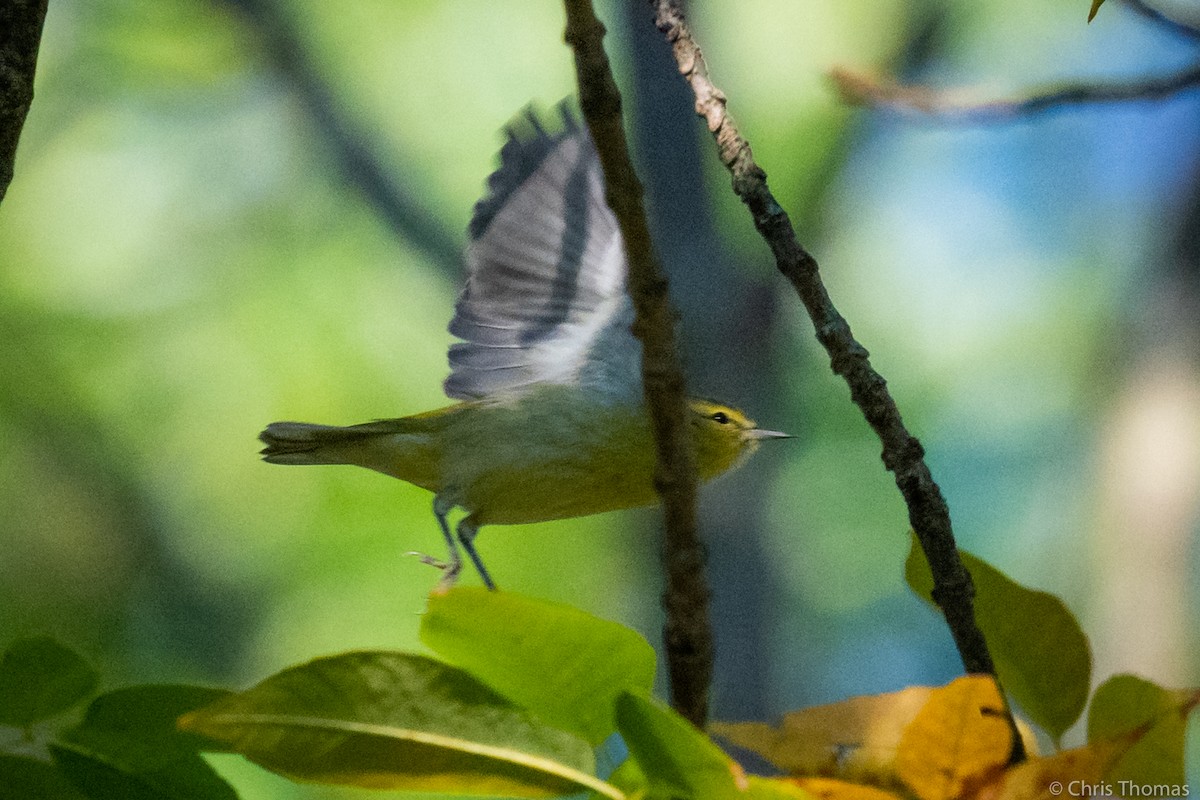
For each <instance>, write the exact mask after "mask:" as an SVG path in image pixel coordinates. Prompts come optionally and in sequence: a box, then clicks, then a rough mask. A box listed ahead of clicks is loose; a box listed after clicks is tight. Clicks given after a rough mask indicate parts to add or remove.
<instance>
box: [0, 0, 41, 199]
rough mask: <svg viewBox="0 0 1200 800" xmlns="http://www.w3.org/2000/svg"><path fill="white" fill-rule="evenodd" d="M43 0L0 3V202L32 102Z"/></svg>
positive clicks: (17, 0) (10, 181) (5, 192)
mask: <svg viewBox="0 0 1200 800" xmlns="http://www.w3.org/2000/svg"><path fill="white" fill-rule="evenodd" d="M46 4H47V0H8V2H4V3H0V202H3V201H4V196H5V195H6V194H7V193H8V185H9V184H10V183H12V179H13V162H14V161H15V160H16V157H17V141H18V140H19V139H20V138H21V129H22V128H23V127H25V116H26V114H28V113H29V106H30V104H31V103H32V102H33V74H34V72H35V71H36V69H37V57H38V47H39V46H40V45H41V41H42V26H43V24H44V23H45V21H46Z"/></svg>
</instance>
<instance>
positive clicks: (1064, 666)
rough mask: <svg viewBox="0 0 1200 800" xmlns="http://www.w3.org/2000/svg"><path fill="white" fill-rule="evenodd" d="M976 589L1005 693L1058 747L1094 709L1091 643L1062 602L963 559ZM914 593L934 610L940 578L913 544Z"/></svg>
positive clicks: (908, 572) (908, 570) (909, 570)
mask: <svg viewBox="0 0 1200 800" xmlns="http://www.w3.org/2000/svg"><path fill="white" fill-rule="evenodd" d="M962 558H963V563H964V564H965V565H966V567H967V571H968V572H970V573H971V578H972V579H973V580H974V581H975V590H976V595H975V619H976V621H977V622H978V624H979V629H980V630H982V631H983V635H984V636H985V637H986V638H987V643H988V648H989V649H990V650H991V653H992V659H993V660H994V661H995V663H996V673H997V675H998V677H999V678H1000V683H1001V684H1002V685H1003V686H1004V688H1005V690H1006V691H1007V692H1008V693H1009V694H1011V695H1012V697H1013V699H1015V700H1016V702H1017V703H1018V704H1019V705H1020V706H1021V708H1022V709H1023V710H1024V711H1025V713H1026V714H1028V715H1029V718H1030V719H1031V720H1033V722H1034V723H1035V724H1037V725H1038V726H1040V727H1041V728H1042V729H1044V730H1045V731H1046V732H1047V733H1049V734H1050V735H1051V736H1052V737H1054V739H1055V741H1058V740H1059V739H1060V738H1061V737H1062V735H1063V732H1064V731H1066V729H1067V728H1069V727H1071V725H1072V724H1074V722H1075V720H1077V719H1079V715H1080V714H1082V713H1083V708H1084V706H1085V705H1086V704H1087V696H1088V687H1089V685H1090V681H1091V674H1092V655H1091V650H1090V648H1089V646H1088V640H1087V637H1086V636H1084V634H1083V630H1082V629H1081V628H1080V627H1079V623H1078V622H1077V621H1076V620H1075V617H1074V616H1073V615H1072V614H1071V612H1070V611H1069V610H1068V609H1067V607H1066V605H1064V604H1063V601H1062V600H1060V599H1059V598H1058V597H1055V596H1054V595H1052V594H1049V593H1048V592H1040V591H1035V590H1033V589H1029V588H1027V587H1025V586H1022V585H1021V584H1019V583H1017V582H1016V581H1014V580H1013V579H1012V578H1009V577H1008V576H1007V575H1005V574H1004V573H1003V572H1001V571H1000V570H998V569H996V568H995V567H993V566H991V565H990V564H988V563H987V562H986V561H983V560H982V559H980V558H976V557H975V556H973V555H971V554H970V553H968V552H965V551H962ZM904 572H905V577H906V578H907V579H908V585H909V586H910V587H912V590H913V591H914V592H916V593H917V595H918V596H919V597H921V598H922V599H924V600H925V601H926V602H928V603H930V604H931V605H932V604H933V598H932V597H931V592H932V589H933V577H932V576H931V575H930V572H929V565H928V563H927V562H926V560H925V555H924V553H923V552H922V551H921V548H920V546H919V544H918V543H917V539H916V536H913V541H912V549H911V550H910V551H909V554H908V561H907V562H906V563H905V566H904Z"/></svg>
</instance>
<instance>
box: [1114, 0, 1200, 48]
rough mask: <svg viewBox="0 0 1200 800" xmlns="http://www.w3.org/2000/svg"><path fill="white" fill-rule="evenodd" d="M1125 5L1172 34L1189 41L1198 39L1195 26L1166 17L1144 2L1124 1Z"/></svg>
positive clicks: (1199, 31)
mask: <svg viewBox="0 0 1200 800" xmlns="http://www.w3.org/2000/svg"><path fill="white" fill-rule="evenodd" d="M1125 5H1127V6H1129V7H1130V8H1131V9H1132V10H1134V11H1136V12H1137V13H1138V14H1141V15H1142V16H1143V17H1145V18H1146V19H1149V20H1152V21H1153V22H1156V23H1158V24H1159V25H1161V26H1163V27H1164V28H1167V29H1168V30H1170V31H1171V32H1173V33H1177V34H1179V35H1180V36H1186V37H1188V38H1189V39H1200V30H1198V29H1197V28H1196V26H1194V25H1189V24H1188V23H1186V22H1183V21H1182V20H1178V19H1175V18H1174V17H1169V16H1167V15H1166V14H1164V13H1163V12H1162V11H1159V10H1158V9H1157V8H1155V7H1154V6H1152V5H1150V4H1149V3H1146V2H1144V0H1125Z"/></svg>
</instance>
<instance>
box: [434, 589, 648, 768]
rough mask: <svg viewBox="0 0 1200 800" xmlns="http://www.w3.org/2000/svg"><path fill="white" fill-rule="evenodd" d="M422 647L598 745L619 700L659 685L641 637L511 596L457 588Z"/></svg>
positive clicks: (440, 605)
mask: <svg viewBox="0 0 1200 800" xmlns="http://www.w3.org/2000/svg"><path fill="white" fill-rule="evenodd" d="M421 640H422V641H423V642H425V644H427V645H428V646H429V647H431V648H432V649H433V650H435V651H436V652H437V653H438V655H440V656H442V657H443V658H444V659H446V660H447V661H449V662H450V663H451V664H455V665H457V666H459V667H462V668H463V669H465V670H467V671H468V672H470V673H471V674H472V675H474V676H475V677H477V678H479V679H480V680H482V681H483V682H484V683H486V684H488V685H489V686H491V687H492V688H493V689H495V690H496V691H498V692H500V693H501V694H503V695H504V696H505V697H508V698H509V699H511V700H513V701H514V702H516V703H518V704H519V705H521V706H523V707H525V708H527V709H529V710H530V711H532V712H533V713H535V714H537V715H538V716H539V717H541V718H542V719H544V720H546V721H547V722H549V723H550V724H551V725H554V726H555V727H558V728H562V729H564V730H569V731H573V732H574V733H577V734H579V735H580V736H582V737H584V738H585V739H587V740H588V741H589V742H591V743H592V744H593V745H595V744H599V743H600V742H602V741H604V739H605V738H606V737H607V736H609V735H610V734H611V733H612V732H613V731H614V730H615V728H616V723H615V721H614V718H613V712H614V708H615V705H616V700H617V696H618V695H619V694H620V693H621V692H623V691H626V690H628V691H632V692H635V693H637V692H640V693H643V694H649V693H650V689H651V687H652V686H653V684H654V666H655V660H654V648H652V647H651V646H650V644H649V643H648V642H647V641H646V640H645V639H644V638H642V636H641V635H639V634H638V633H636V632H635V631H632V630H630V629H629V628H626V627H625V626H623V625H618V624H617V623H615V622H609V621H607V620H602V619H598V618H597V617H593V616H591V615H590V614H586V613H584V612H583V611H580V610H578V609H576V608H572V607H571V606H567V605H562V604H558V603H550V602H547V601H544V600H534V599H532V598H528V597H522V596H520V595H517V594H513V593H512V592H489V591H486V590H483V589H455V590H454V591H451V592H449V593H447V594H445V595H442V596H435V597H432V598H430V600H429V611H428V612H427V613H426V614H425V618H424V619H423V620H422V622H421Z"/></svg>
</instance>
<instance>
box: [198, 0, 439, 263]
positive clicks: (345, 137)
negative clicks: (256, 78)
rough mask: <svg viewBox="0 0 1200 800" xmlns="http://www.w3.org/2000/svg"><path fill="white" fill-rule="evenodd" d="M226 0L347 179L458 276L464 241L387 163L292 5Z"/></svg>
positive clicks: (410, 239) (418, 246) (416, 244)
mask: <svg viewBox="0 0 1200 800" xmlns="http://www.w3.org/2000/svg"><path fill="white" fill-rule="evenodd" d="M221 1H222V2H224V3H225V4H226V5H228V6H231V7H232V8H235V9H237V10H238V11H240V12H242V13H243V15H244V16H245V18H246V20H247V21H248V22H249V23H250V24H251V26H252V27H253V29H254V31H255V32H256V33H257V34H258V36H259V37H260V38H261V40H262V42H263V46H264V50H265V53H266V56H267V57H268V58H269V59H270V61H271V63H272V65H273V66H274V67H275V68H276V69H277V70H279V72H280V74H281V75H283V76H284V77H285V78H286V79H287V81H288V84H289V86H290V87H291V88H292V90H293V91H294V92H295V93H296V96H297V98H299V100H300V102H301V104H302V105H303V107H304V110H305V111H306V112H307V113H308V115H309V117H310V119H311V120H312V124H313V126H314V128H315V129H316V131H317V132H318V133H319V134H320V136H321V138H322V139H323V140H324V141H325V144H326V146H328V147H329V150H330V152H331V153H333V155H334V156H335V157H336V159H337V162H338V164H339V165H340V167H341V170H342V173H343V175H344V176H345V178H346V180H347V182H348V183H349V184H350V185H351V186H352V187H354V188H355V189H356V190H357V191H358V192H359V193H360V194H361V195H362V197H363V199H364V200H366V201H367V203H368V204H370V206H371V207H372V208H374V209H375V212H376V213H377V214H379V216H380V217H381V218H383V220H384V221H385V222H386V223H387V224H388V226H389V227H390V228H391V229H392V231H393V232H394V233H396V234H397V235H398V236H400V237H401V238H402V239H404V241H406V242H408V243H409V244H411V245H413V246H414V247H416V249H417V250H420V251H421V252H422V253H424V254H425V255H426V257H428V258H429V259H430V260H431V261H433V262H434V263H436V264H437V265H438V266H439V267H441V268H442V269H443V270H445V272H446V273H447V274H448V275H452V276H456V277H457V275H458V274H459V270H460V269H461V264H460V263H459V251H460V243H459V242H458V240H457V239H456V238H455V237H453V236H451V235H449V234H448V233H447V232H446V229H445V227H444V226H442V225H441V224H440V223H439V222H438V221H437V220H436V219H434V217H433V216H432V215H431V214H430V212H429V209H428V208H426V207H425V205H424V204H423V203H422V202H421V200H420V199H419V198H418V197H417V196H416V195H414V194H412V193H411V192H409V191H408V190H406V189H405V187H406V186H409V185H415V182H414V181H411V180H404V179H403V178H402V176H397V175H395V174H393V171H392V170H390V169H389V168H388V167H387V166H385V165H384V163H383V161H382V160H381V159H380V158H379V156H378V155H377V153H376V150H375V148H376V146H377V145H376V142H375V141H374V139H373V137H372V136H370V135H369V134H368V133H367V131H366V130H364V129H363V128H362V126H361V125H359V124H358V122H357V121H356V120H355V119H354V118H353V117H352V116H351V115H350V114H349V113H347V112H346V110H345V109H344V108H343V107H342V105H341V103H340V101H339V100H338V98H337V94H336V92H335V91H334V89H333V88H332V87H331V86H329V84H328V83H327V82H326V80H325V79H324V78H323V76H322V75H321V73H320V70H319V69H318V67H317V65H316V64H315V63H314V62H313V59H312V57H311V55H310V54H309V52H308V49H307V47H306V46H305V44H304V39H303V37H302V36H301V34H300V31H299V30H298V29H297V27H296V23H295V21H294V20H293V19H292V16H291V14H290V13H289V12H288V11H287V9H286V7H285V6H284V5H283V4H282V3H280V2H279V1H278V0H221Z"/></svg>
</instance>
